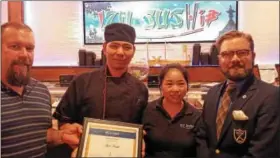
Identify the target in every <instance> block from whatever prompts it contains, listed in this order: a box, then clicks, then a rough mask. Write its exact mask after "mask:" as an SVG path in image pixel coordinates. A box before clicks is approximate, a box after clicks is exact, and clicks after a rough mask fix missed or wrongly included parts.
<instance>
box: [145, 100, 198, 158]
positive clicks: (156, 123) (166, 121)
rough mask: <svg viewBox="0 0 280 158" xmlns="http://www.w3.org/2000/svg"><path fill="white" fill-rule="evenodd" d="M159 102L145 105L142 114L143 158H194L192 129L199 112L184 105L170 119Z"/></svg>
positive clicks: (194, 133) (193, 131)
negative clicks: (144, 152)
mask: <svg viewBox="0 0 280 158" xmlns="http://www.w3.org/2000/svg"><path fill="white" fill-rule="evenodd" d="M162 100H163V98H160V99H158V100H155V101H153V102H151V103H149V104H148V106H147V108H146V109H145V112H144V116H143V124H144V129H145V130H146V132H147V135H146V136H145V141H146V149H147V150H146V155H147V157H159V158H162V157H168V158H172V157H195V156H196V145H197V143H196V138H195V137H196V131H197V128H196V125H197V124H198V120H199V118H200V114H201V112H200V111H199V110H198V109H195V108H194V107H192V106H191V105H189V104H188V103H187V102H184V107H183V109H182V110H181V111H180V112H179V113H178V114H177V115H176V116H175V117H174V119H171V117H170V116H169V114H168V113H167V111H166V110H165V109H164V108H163V106H162Z"/></svg>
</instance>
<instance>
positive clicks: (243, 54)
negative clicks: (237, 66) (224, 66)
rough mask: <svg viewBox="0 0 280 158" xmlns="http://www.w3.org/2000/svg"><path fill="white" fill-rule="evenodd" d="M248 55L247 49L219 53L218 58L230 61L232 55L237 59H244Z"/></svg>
mask: <svg viewBox="0 0 280 158" xmlns="http://www.w3.org/2000/svg"><path fill="white" fill-rule="evenodd" d="M249 53H250V50H248V49H241V50H236V51H223V52H221V53H220V56H221V57H223V58H225V59H232V58H233V56H234V55H236V56H237V57H238V58H244V57H246V56H248V55H249Z"/></svg>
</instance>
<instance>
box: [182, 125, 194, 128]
mask: <svg viewBox="0 0 280 158" xmlns="http://www.w3.org/2000/svg"><path fill="white" fill-rule="evenodd" d="M180 127H181V128H185V129H193V128H194V125H189V124H180Z"/></svg>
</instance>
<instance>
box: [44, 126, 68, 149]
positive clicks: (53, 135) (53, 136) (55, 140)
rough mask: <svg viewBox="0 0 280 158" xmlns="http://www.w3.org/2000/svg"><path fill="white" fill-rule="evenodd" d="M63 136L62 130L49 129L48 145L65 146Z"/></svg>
mask: <svg viewBox="0 0 280 158" xmlns="http://www.w3.org/2000/svg"><path fill="white" fill-rule="evenodd" d="M63 134H64V132H63V131H62V130H56V129H53V128H49V129H48V131H47V143H48V144H49V145H51V146H53V145H60V144H63V143H64V142H63Z"/></svg>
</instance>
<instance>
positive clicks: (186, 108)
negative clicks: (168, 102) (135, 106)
mask: <svg viewBox="0 0 280 158" xmlns="http://www.w3.org/2000/svg"><path fill="white" fill-rule="evenodd" d="M163 98H164V97H160V98H159V99H158V100H157V101H156V106H155V107H156V109H158V108H159V109H163V106H162V105H163V104H162V102H163ZM183 103H184V105H183V109H182V110H181V111H180V113H184V114H185V115H192V114H193V112H194V111H193V109H192V108H191V107H190V106H191V105H190V104H189V103H187V102H186V101H185V100H183Z"/></svg>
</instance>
